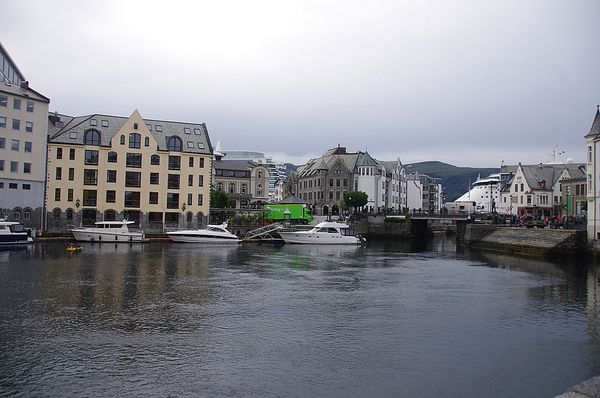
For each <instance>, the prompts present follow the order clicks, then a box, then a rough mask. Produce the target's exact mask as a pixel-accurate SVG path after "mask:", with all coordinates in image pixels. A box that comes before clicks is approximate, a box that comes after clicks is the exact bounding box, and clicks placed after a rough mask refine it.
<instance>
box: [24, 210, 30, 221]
mask: <svg viewBox="0 0 600 398" xmlns="http://www.w3.org/2000/svg"><path fill="white" fill-rule="evenodd" d="M23 215H24V217H25V219H26V220H31V211H29V210H25V211H24V212H23Z"/></svg>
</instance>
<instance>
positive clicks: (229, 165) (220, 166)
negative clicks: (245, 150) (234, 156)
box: [213, 160, 255, 171]
mask: <svg viewBox="0 0 600 398" xmlns="http://www.w3.org/2000/svg"><path fill="white" fill-rule="evenodd" d="M254 166H255V164H254V162H252V161H251V160H215V161H214V162H213V167H214V168H215V170H243V171H250V170H252V168H253V167H254Z"/></svg>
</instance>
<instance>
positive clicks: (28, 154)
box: [0, 44, 50, 229]
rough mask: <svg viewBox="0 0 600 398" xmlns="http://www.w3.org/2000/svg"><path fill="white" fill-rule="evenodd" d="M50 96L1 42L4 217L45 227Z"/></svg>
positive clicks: (0, 195) (0, 208) (0, 204)
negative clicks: (32, 83)
mask: <svg viewBox="0 0 600 398" xmlns="http://www.w3.org/2000/svg"><path fill="white" fill-rule="evenodd" d="M49 102H50V100H49V99H48V98H46V97H45V96H43V95H41V94H40V93H38V92H36V91H35V90H33V89H32V88H31V87H29V83H28V82H27V81H26V80H25V77H24V76H23V74H22V73H21V72H20V71H19V69H18V68H17V66H16V64H15V63H14V62H13V60H12V59H11V58H10V56H9V54H8V52H7V51H6V50H5V48H4V47H3V46H2V44H0V218H4V219H7V220H9V221H19V222H22V223H23V224H25V225H26V226H28V227H31V228H35V229H41V228H42V223H43V213H44V211H43V207H44V184H45V181H46V131H47V123H48V122H47V120H48V119H47V115H48V104H49Z"/></svg>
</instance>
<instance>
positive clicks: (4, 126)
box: [0, 116, 6, 128]
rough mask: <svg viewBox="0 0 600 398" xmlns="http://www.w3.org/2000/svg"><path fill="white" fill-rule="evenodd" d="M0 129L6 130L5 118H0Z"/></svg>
mask: <svg viewBox="0 0 600 398" xmlns="http://www.w3.org/2000/svg"><path fill="white" fill-rule="evenodd" d="M0 127H2V128H6V118H5V117H4V116H0Z"/></svg>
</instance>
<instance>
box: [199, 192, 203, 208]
mask: <svg viewBox="0 0 600 398" xmlns="http://www.w3.org/2000/svg"><path fill="white" fill-rule="evenodd" d="M202 199H203V198H202V194H201V193H199V194H198V206H202Z"/></svg>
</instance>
